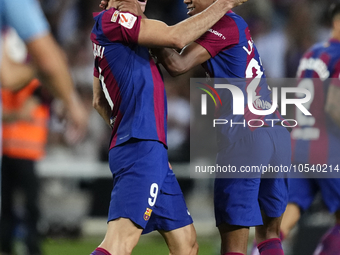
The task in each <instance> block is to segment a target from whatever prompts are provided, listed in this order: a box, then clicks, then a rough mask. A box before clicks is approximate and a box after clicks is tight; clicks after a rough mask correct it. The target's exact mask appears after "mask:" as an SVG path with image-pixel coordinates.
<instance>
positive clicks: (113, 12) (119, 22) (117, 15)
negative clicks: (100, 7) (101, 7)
mask: <svg viewBox="0 0 340 255" xmlns="http://www.w3.org/2000/svg"><path fill="white" fill-rule="evenodd" d="M95 19H96V20H97V21H98V20H99V19H101V23H102V24H103V25H104V26H106V25H109V26H111V27H125V28H127V29H131V28H132V27H133V26H134V25H135V23H138V22H137V20H138V17H137V16H135V15H134V14H132V13H130V12H120V11H119V10H117V9H115V8H110V9H109V10H106V11H103V12H100V13H99V14H98V15H97V17H95Z"/></svg>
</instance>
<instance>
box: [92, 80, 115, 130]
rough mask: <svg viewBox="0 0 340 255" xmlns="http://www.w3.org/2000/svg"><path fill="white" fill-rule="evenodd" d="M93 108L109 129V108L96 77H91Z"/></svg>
mask: <svg viewBox="0 0 340 255" xmlns="http://www.w3.org/2000/svg"><path fill="white" fill-rule="evenodd" d="M92 105H93V108H94V109H96V111H97V112H98V113H99V115H100V116H101V117H102V118H103V119H104V121H105V122H106V123H107V124H108V125H109V126H110V127H111V123H110V118H111V112H112V110H111V106H110V104H109V103H108V101H107V100H106V97H105V94H104V92H103V90H102V87H101V85H100V81H99V79H98V78H97V77H93V99H92Z"/></svg>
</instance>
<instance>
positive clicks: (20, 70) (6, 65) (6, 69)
mask: <svg viewBox="0 0 340 255" xmlns="http://www.w3.org/2000/svg"><path fill="white" fill-rule="evenodd" d="M35 75H36V73H35V69H34V68H33V67H32V66H30V65H28V64H23V63H16V62H14V61H13V60H11V59H10V58H9V56H8V55H7V53H6V51H5V50H4V51H3V54H2V60H1V69H0V79H1V86H2V87H4V88H8V89H11V90H19V89H21V88H22V87H23V86H25V85H27V84H28V83H29V82H30V81H31V80H32V79H33V78H34V77H35Z"/></svg>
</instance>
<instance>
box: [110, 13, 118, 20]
mask: <svg viewBox="0 0 340 255" xmlns="http://www.w3.org/2000/svg"><path fill="white" fill-rule="evenodd" d="M118 16H119V11H115V12H114V13H113V14H112V17H111V22H116V21H117V19H118Z"/></svg>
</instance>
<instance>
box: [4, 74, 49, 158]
mask: <svg viewBox="0 0 340 255" xmlns="http://www.w3.org/2000/svg"><path fill="white" fill-rule="evenodd" d="M39 86H40V82H39V80H37V79H33V80H32V81H31V82H30V83H29V84H28V85H27V86H25V87H24V88H23V89H21V90H19V91H17V92H13V91H10V90H8V89H4V88H3V89H2V103H3V111H4V112H6V111H16V110H18V109H20V108H21V107H23V105H24V103H25V101H26V100H27V99H28V98H29V97H31V96H32V94H33V92H34V91H35V90H36V88H38V87H39ZM31 114H32V116H31V117H32V120H31V121H26V120H16V121H13V122H10V123H4V122H3V125H2V128H3V154H4V155H6V156H9V157H13V158H21V159H30V160H39V159H41V158H42V157H43V156H44V155H45V145H46V141H47V134H48V119H49V107H48V106H46V105H43V104H40V105H39V106H38V107H36V108H35V109H34V110H33V112H32V113H31Z"/></svg>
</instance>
